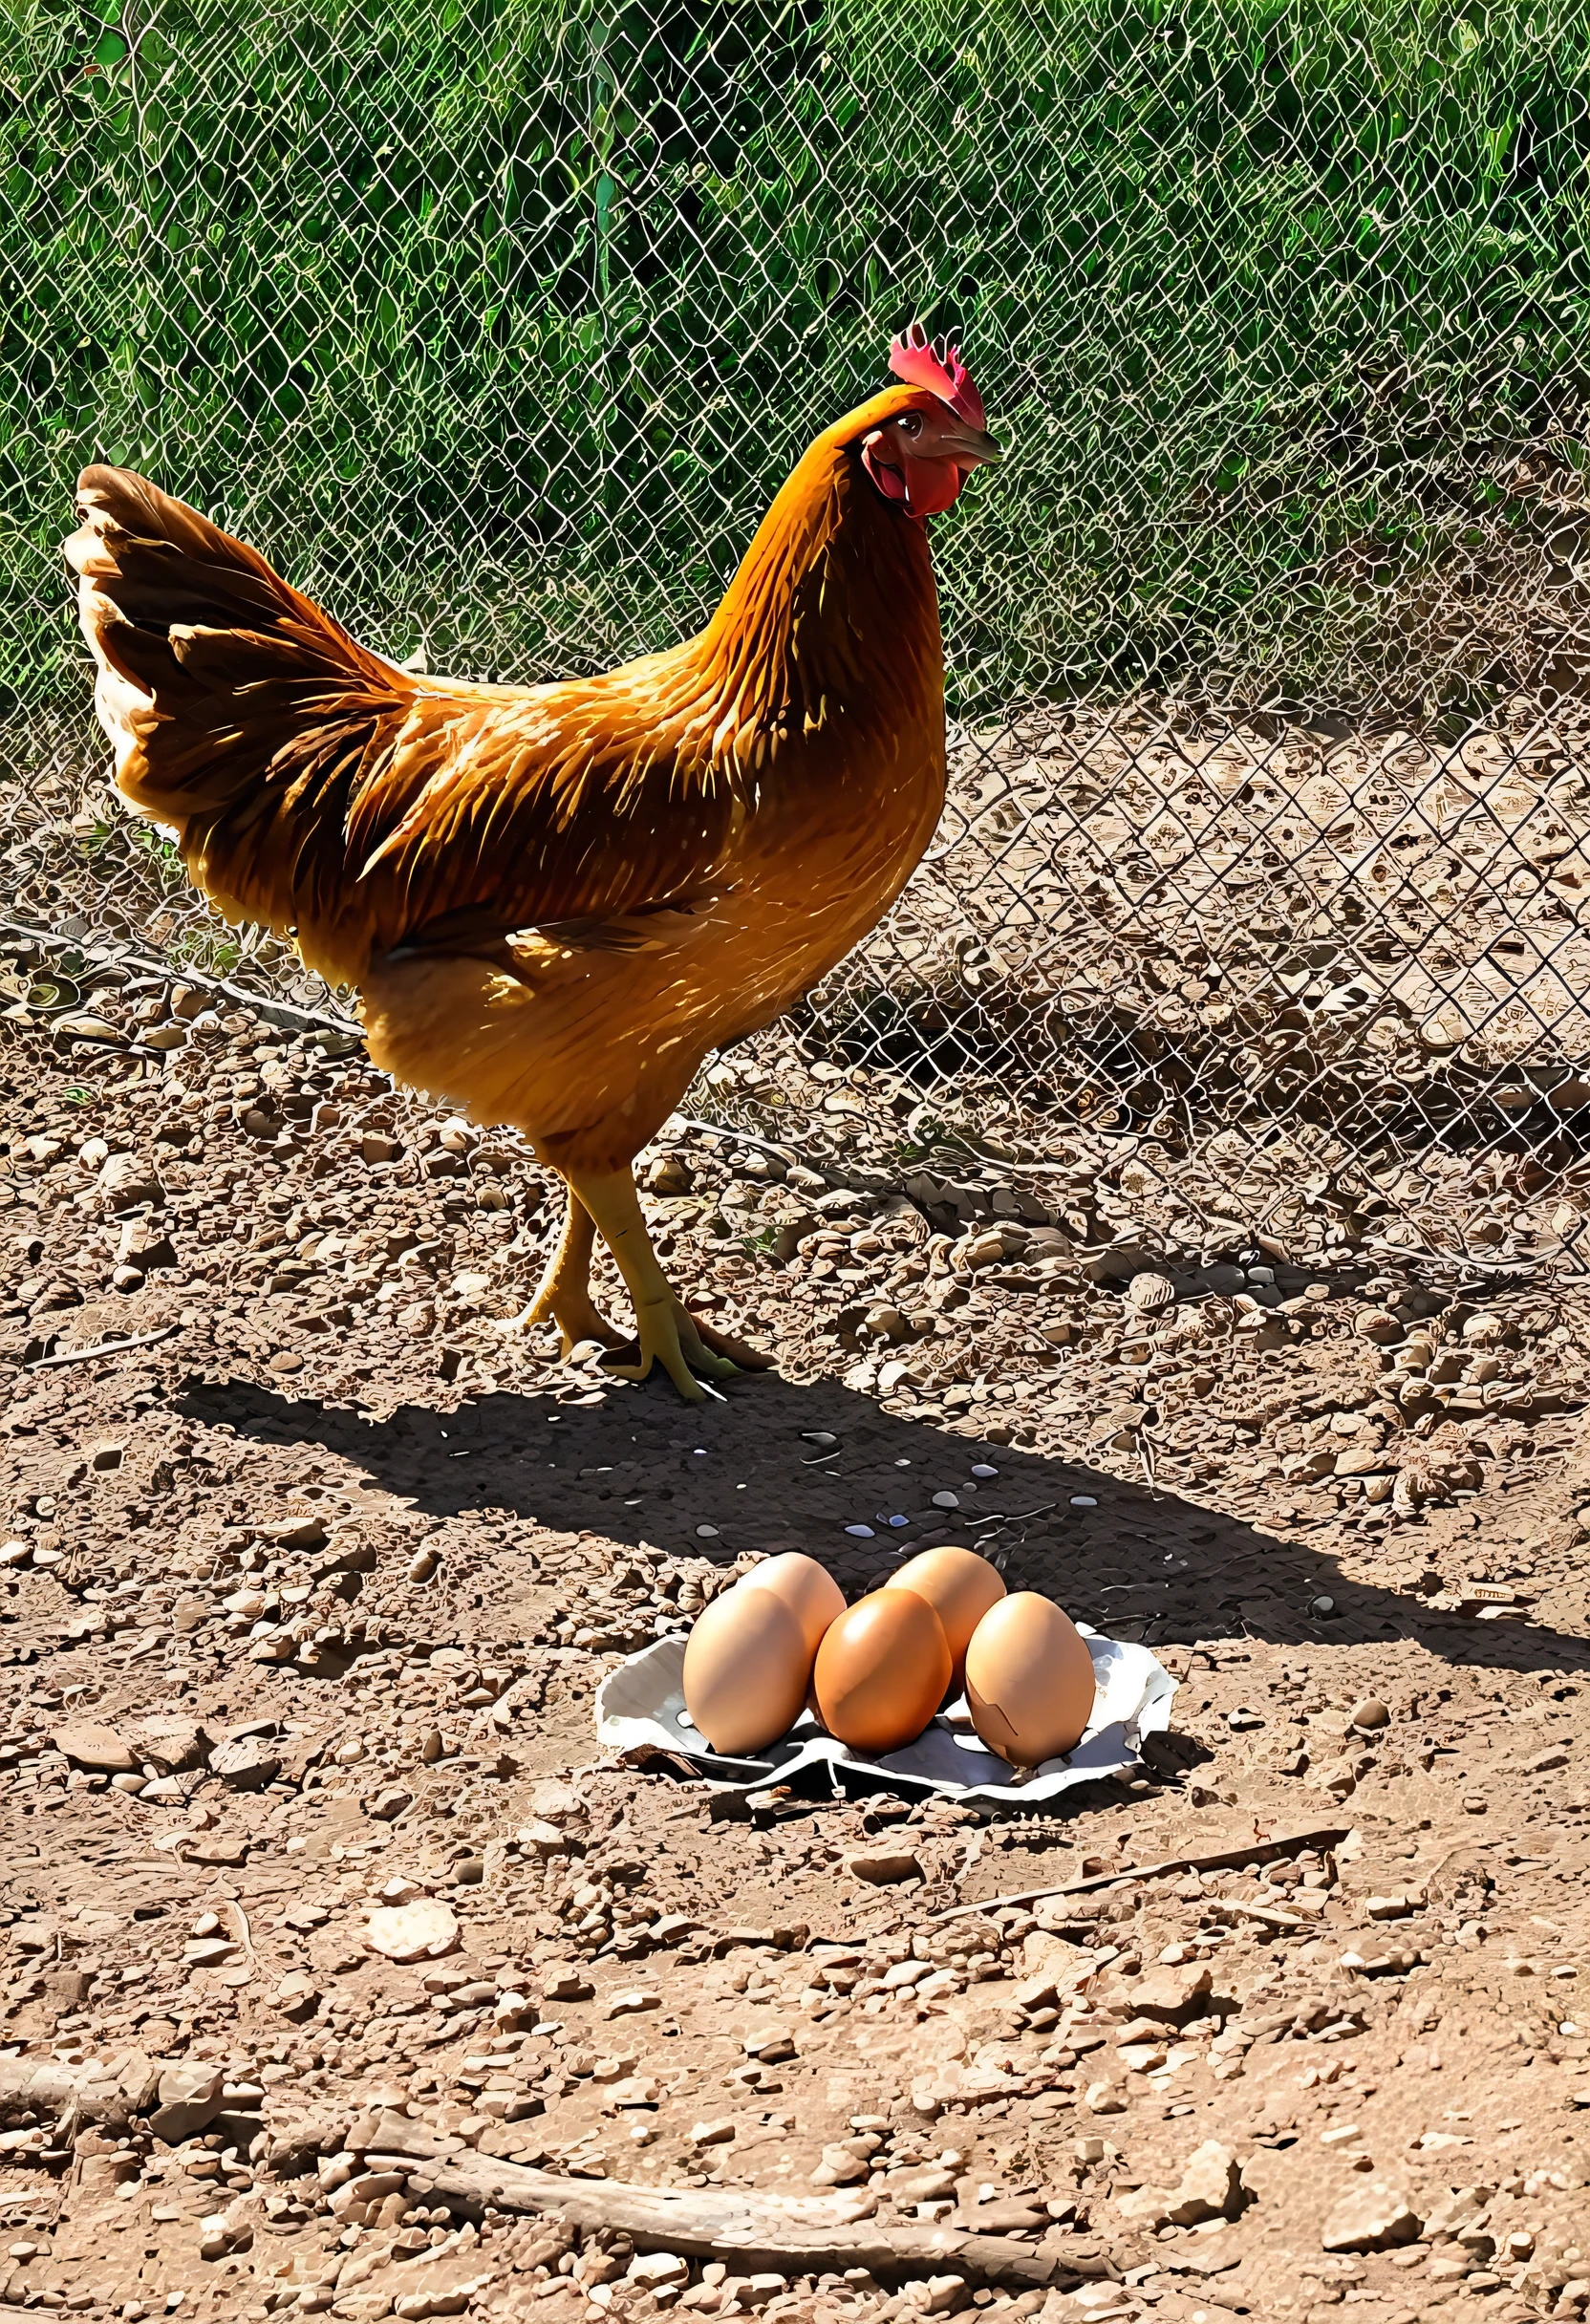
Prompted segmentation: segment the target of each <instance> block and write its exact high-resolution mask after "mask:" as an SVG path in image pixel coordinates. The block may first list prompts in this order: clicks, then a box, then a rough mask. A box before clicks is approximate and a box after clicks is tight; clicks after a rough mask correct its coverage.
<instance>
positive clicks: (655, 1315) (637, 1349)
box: [602, 1293, 740, 1404]
mask: <svg viewBox="0 0 1590 2324" xmlns="http://www.w3.org/2000/svg"><path fill="white" fill-rule="evenodd" d="M635 1325H636V1331H635V1337H634V1340H633V1341H632V1342H631V1343H630V1348H629V1349H627V1350H625V1351H623V1352H625V1353H629V1352H632V1351H633V1352H634V1355H635V1357H636V1361H635V1362H634V1363H633V1364H614V1363H613V1362H612V1360H611V1358H609V1359H606V1360H604V1362H603V1365H602V1369H603V1370H604V1371H606V1372H611V1373H612V1376H613V1378H614V1379H615V1380H644V1379H645V1378H646V1377H647V1375H648V1373H649V1372H650V1371H651V1368H652V1366H653V1365H654V1364H660V1365H661V1366H662V1368H663V1370H664V1371H665V1372H666V1373H667V1374H668V1377H669V1379H670V1380H672V1381H673V1383H674V1386H675V1387H676V1388H677V1389H678V1391H679V1394H680V1395H681V1396H683V1397H684V1398H685V1399H686V1400H687V1402H689V1403H691V1404H701V1403H703V1402H704V1401H705V1398H706V1390H705V1388H703V1387H702V1386H701V1380H702V1379H705V1380H732V1379H733V1377H734V1375H735V1373H736V1372H737V1371H738V1369H739V1368H740V1367H739V1366H738V1365H735V1364H731V1363H730V1362H729V1361H728V1359H727V1358H726V1357H723V1356H715V1355H713V1354H712V1353H711V1352H710V1350H709V1349H708V1348H707V1347H706V1346H705V1345H704V1344H703V1342H702V1340H701V1336H700V1332H699V1329H698V1325H697V1324H696V1323H695V1322H694V1320H693V1319H692V1317H691V1316H690V1315H689V1314H688V1313H687V1311H686V1310H685V1309H684V1308H683V1307H681V1306H680V1304H679V1302H677V1300H676V1299H675V1298H674V1297H673V1295H672V1293H665V1294H663V1296H661V1297H660V1298H658V1299H655V1300H638V1301H636V1302H635ZM698 1374H699V1375H700V1378H698V1377H697V1375H698Z"/></svg>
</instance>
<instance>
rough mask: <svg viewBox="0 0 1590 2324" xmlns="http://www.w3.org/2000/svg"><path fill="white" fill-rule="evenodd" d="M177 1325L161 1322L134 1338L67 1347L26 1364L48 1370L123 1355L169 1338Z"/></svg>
mask: <svg viewBox="0 0 1590 2324" xmlns="http://www.w3.org/2000/svg"><path fill="white" fill-rule="evenodd" d="M178 1328H179V1326H178V1325H177V1324H175V1323H162V1324H161V1327H160V1329H159V1331H140V1333H139V1335H138V1337H137V1339H136V1340H101V1341H100V1342H99V1345H97V1347H69V1348H68V1349H67V1350H66V1353H65V1354H64V1355H60V1356H37V1357H35V1358H34V1360H33V1362H32V1364H30V1365H28V1366H26V1369H27V1370H29V1371H31V1372H43V1371H48V1370H49V1369H50V1367H51V1366H52V1365H56V1364H88V1363H91V1362H92V1361H93V1359H94V1358H95V1357H96V1356H120V1355H125V1354H126V1352H127V1350H128V1348H129V1347H153V1346H154V1345H155V1344H156V1342H157V1341H159V1340H169V1339H170V1337H171V1335H172V1333H173V1332H174V1331H176V1330H177V1329H178Z"/></svg>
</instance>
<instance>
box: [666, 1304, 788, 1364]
mask: <svg viewBox="0 0 1590 2324" xmlns="http://www.w3.org/2000/svg"><path fill="white" fill-rule="evenodd" d="M675 1304H676V1306H677V1308H678V1310H679V1313H680V1315H682V1316H683V1317H684V1318H685V1320H686V1322H687V1323H689V1324H690V1327H691V1329H692V1330H693V1331H694V1332H695V1334H696V1336H697V1338H698V1340H699V1341H700V1343H701V1345H702V1346H703V1347H705V1348H707V1349H708V1350H710V1352H711V1353H712V1354H713V1355H715V1356H722V1357H724V1358H725V1359H726V1360H727V1362H728V1365H729V1368H730V1370H731V1371H738V1372H770V1371H771V1370H772V1369H773V1367H774V1365H775V1364H776V1363H777V1361H778V1359H777V1358H776V1357H774V1356H769V1355H764V1354H763V1350H762V1349H761V1348H760V1347H753V1346H751V1345H750V1343H749V1342H748V1341H746V1340H737V1339H736V1338H735V1336H734V1334H733V1332H732V1331H720V1330H718V1328H717V1327H716V1325H714V1324H712V1323H703V1322H702V1321H701V1318H700V1317H699V1316H698V1315H692V1314H691V1312H690V1310H689V1308H688V1307H686V1305H685V1304H684V1302H683V1301H682V1300H677V1301H676V1302H675ZM698 1368H699V1366H698Z"/></svg>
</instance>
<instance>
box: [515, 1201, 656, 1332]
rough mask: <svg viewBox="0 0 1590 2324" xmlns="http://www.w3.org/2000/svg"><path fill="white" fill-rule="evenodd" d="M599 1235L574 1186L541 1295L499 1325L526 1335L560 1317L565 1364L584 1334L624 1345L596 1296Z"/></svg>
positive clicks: (542, 1281) (556, 1322)
mask: <svg viewBox="0 0 1590 2324" xmlns="http://www.w3.org/2000/svg"><path fill="white" fill-rule="evenodd" d="M595 1241H596V1229H595V1227H594V1226H593V1225H592V1223H591V1214H590V1212H589V1211H588V1210H587V1209H586V1207H585V1205H584V1204H583V1203H582V1202H581V1200H580V1199H579V1196H578V1195H577V1194H575V1193H574V1191H573V1189H572V1188H570V1189H569V1208H568V1210H567V1212H566V1213H565V1215H564V1221H563V1232H562V1233H561V1234H560V1235H559V1237H558V1242H557V1249H556V1250H555V1251H554V1252H553V1254H552V1257H551V1259H550V1260H549V1261H548V1267H547V1272H546V1274H545V1275H544V1276H543V1277H542V1279H541V1282H540V1286H539V1288H538V1289H537V1291H536V1295H535V1297H534V1299H533V1300H532V1301H531V1302H530V1303H529V1305H528V1306H527V1307H526V1309H525V1310H524V1312H523V1313H522V1314H520V1315H516V1316H515V1317H514V1318H513V1320H512V1321H511V1322H510V1323H504V1324H502V1325H501V1326H500V1328H501V1329H502V1330H503V1332H504V1333H505V1334H510V1335H512V1334H518V1335H523V1334H524V1333H525V1332H526V1331H528V1330H529V1328H530V1326H531V1325H532V1324H533V1323H555V1324H556V1325H557V1327H558V1336H559V1338H560V1340H561V1341H562V1343H563V1359H564V1362H565V1363H566V1364H567V1362H568V1361H569V1357H570V1356H571V1355H572V1354H573V1352H574V1350H575V1348H576V1347H578V1346H579V1345H580V1343H581V1341H582V1340H594V1341H596V1343H597V1344H598V1345H599V1346H602V1347H614V1348H621V1347H623V1346H624V1345H626V1343H625V1339H624V1335H623V1333H622V1332H621V1331H618V1330H615V1329H614V1327H613V1325H612V1324H611V1323H609V1322H608V1320H607V1317H606V1316H605V1315H603V1313H602V1311H601V1309H600V1308H599V1307H598V1306H597V1305H596V1303H595V1302H594V1301H593V1300H592V1299H591V1252H592V1250H593V1248H594V1246H595Z"/></svg>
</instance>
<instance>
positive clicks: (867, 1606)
mask: <svg viewBox="0 0 1590 2324" xmlns="http://www.w3.org/2000/svg"><path fill="white" fill-rule="evenodd" d="M950 1669H951V1661H950V1644H949V1641H948V1639H947V1638H946V1637H945V1635H944V1625H943V1624H942V1623H941V1622H940V1621H939V1619H938V1616H937V1614H936V1613H935V1611H934V1609H933V1607H932V1606H931V1605H930V1604H929V1603H928V1602H927V1600H926V1599H925V1598H919V1597H918V1596H917V1594H916V1592H915V1591H914V1590H902V1589H884V1590H874V1591H873V1592H872V1593H871V1595H870V1597H868V1598H862V1599H859V1600H858V1601H857V1602H856V1603H855V1604H854V1605H852V1606H849V1607H847V1609H846V1611H845V1612H844V1613H843V1614H841V1615H840V1617H839V1619H838V1620H837V1621H836V1622H834V1623H832V1624H831V1625H829V1627H828V1628H827V1630H826V1631H825V1632H824V1635H823V1643H822V1645H821V1646H819V1647H818V1649H817V1667H816V1669H815V1670H814V1671H813V1673H812V1684H813V1686H814V1688H815V1689H816V1693H817V1708H818V1711H820V1713H821V1715H822V1719H823V1724H824V1726H825V1727H826V1728H827V1731H828V1732H829V1734H831V1735H837V1736H838V1738H839V1740H840V1742H841V1743H848V1744H849V1747H850V1749H851V1750H852V1751H865V1752H872V1753H879V1752H888V1751H898V1750H899V1749H900V1747H901V1746H902V1744H906V1743H912V1742H914V1741H915V1739H916V1737H917V1736H918V1735H919V1734H920V1733H921V1732H922V1730H923V1728H924V1727H926V1725H927V1724H928V1721H929V1720H930V1719H931V1718H932V1717H933V1714H934V1712H935V1711H936V1710H937V1709H938V1706H939V1704H940V1703H941V1702H942V1701H943V1700H944V1689H945V1688H946V1687H948V1685H949V1683H950Z"/></svg>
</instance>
